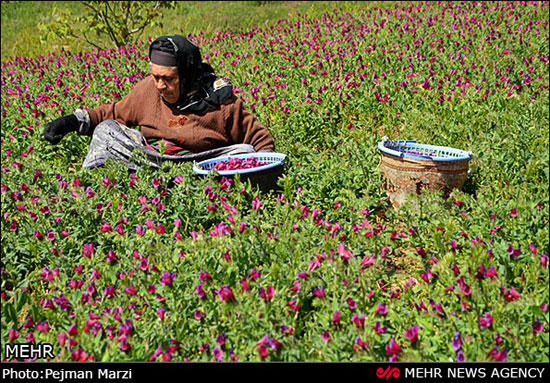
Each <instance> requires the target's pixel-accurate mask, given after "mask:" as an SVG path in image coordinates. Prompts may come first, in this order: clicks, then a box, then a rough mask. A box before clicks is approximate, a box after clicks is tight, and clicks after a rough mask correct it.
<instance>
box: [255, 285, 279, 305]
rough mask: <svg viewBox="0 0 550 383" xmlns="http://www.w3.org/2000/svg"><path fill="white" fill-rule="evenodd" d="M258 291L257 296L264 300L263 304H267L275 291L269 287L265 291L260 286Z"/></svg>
mask: <svg viewBox="0 0 550 383" xmlns="http://www.w3.org/2000/svg"><path fill="white" fill-rule="evenodd" d="M258 290H259V291H258V295H259V296H260V298H262V299H263V300H264V302H269V301H270V300H271V299H272V298H273V296H274V295H275V289H274V288H273V286H271V285H269V286H267V287H266V288H265V289H264V288H263V287H261V286H260V288H259V289H258Z"/></svg>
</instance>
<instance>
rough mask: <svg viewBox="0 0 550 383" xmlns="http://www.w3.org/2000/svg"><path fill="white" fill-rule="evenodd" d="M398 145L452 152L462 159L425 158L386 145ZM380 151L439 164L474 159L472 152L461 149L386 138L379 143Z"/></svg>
mask: <svg viewBox="0 0 550 383" xmlns="http://www.w3.org/2000/svg"><path fill="white" fill-rule="evenodd" d="M388 142H391V143H396V144H400V145H403V146H409V145H410V144H414V147H416V148H420V149H429V150H435V151H439V150H445V151H447V152H452V153H455V154H458V155H460V157H431V156H423V155H418V154H410V153H403V152H400V151H397V150H393V149H390V148H388V147H386V143H388ZM378 149H379V150H380V151H381V152H383V153H386V154H390V155H392V156H395V157H400V158H403V157H406V158H412V159H419V160H431V161H437V162H448V161H453V162H454V161H465V160H470V159H471V158H472V152H471V151H468V152H467V151H465V150H461V149H456V148H452V147H449V146H438V145H428V144H419V143H417V142H416V140H393V141H392V140H388V139H387V138H386V137H384V140H383V141H381V142H379V143H378Z"/></svg>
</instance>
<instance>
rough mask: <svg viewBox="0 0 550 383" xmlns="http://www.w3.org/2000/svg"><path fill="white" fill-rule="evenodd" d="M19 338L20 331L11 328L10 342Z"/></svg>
mask: <svg viewBox="0 0 550 383" xmlns="http://www.w3.org/2000/svg"><path fill="white" fill-rule="evenodd" d="M17 338H19V331H17V330H16V329H13V328H10V331H9V341H10V342H13V341H14V340H16V339H17Z"/></svg>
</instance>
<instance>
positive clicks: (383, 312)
mask: <svg viewBox="0 0 550 383" xmlns="http://www.w3.org/2000/svg"><path fill="white" fill-rule="evenodd" d="M374 312H375V313H377V314H380V315H383V316H385V315H386V314H387V313H388V307H387V306H386V305H385V304H383V303H382V302H378V307H376V309H375V310H374Z"/></svg>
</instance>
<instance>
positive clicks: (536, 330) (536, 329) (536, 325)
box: [532, 321, 544, 334]
mask: <svg viewBox="0 0 550 383" xmlns="http://www.w3.org/2000/svg"><path fill="white" fill-rule="evenodd" d="M532 326H533V332H534V333H535V334H537V333H539V332H542V331H543V330H544V325H543V324H542V323H540V322H539V321H536V322H534V323H533V325H532Z"/></svg>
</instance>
